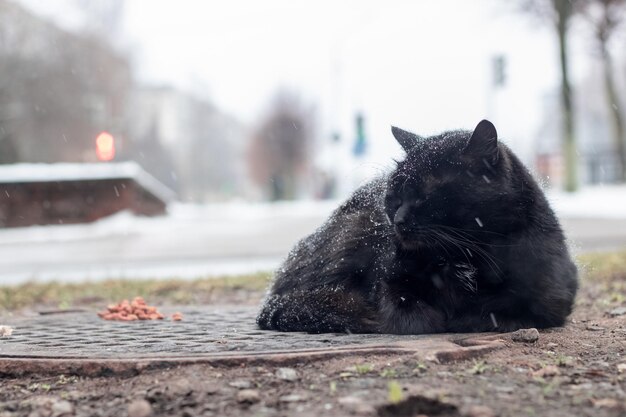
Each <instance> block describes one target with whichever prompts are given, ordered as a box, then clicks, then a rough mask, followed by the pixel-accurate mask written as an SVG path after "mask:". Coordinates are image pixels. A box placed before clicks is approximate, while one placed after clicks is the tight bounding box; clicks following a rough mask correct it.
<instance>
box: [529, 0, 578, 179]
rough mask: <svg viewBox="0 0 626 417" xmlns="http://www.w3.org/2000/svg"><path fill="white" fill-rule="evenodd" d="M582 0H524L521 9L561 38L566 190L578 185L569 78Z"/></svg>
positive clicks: (560, 58)
mask: <svg viewBox="0 0 626 417" xmlns="http://www.w3.org/2000/svg"><path fill="white" fill-rule="evenodd" d="M579 2H580V0H521V5H522V9H523V10H524V11H526V12H530V13H533V14H535V15H537V16H539V17H541V18H542V19H544V20H545V21H547V22H548V23H549V24H550V26H552V27H553V28H554V30H555V33H556V35H557V37H558V41H559V62H560V72H561V110H562V115H563V117H562V123H563V125H562V129H561V143H562V147H563V148H562V149H563V156H564V159H565V189H566V190H567V191H576V189H577V188H578V173H577V165H578V161H577V159H578V158H577V154H576V137H575V131H574V110H573V104H572V103H573V99H572V88H571V84H570V80H569V65H568V29H569V25H570V22H571V20H572V17H573V15H574V12H575V7H576V5H577V4H578V3H579Z"/></svg>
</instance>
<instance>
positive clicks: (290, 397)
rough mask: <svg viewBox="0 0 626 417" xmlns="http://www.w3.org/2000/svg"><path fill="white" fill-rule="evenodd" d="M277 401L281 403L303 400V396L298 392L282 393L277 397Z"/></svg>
mask: <svg viewBox="0 0 626 417" xmlns="http://www.w3.org/2000/svg"><path fill="white" fill-rule="evenodd" d="M278 401H280V402H281V403H295V402H298V401H304V397H303V396H302V395H298V394H290V395H283V396H282V397H280V398H279V399H278Z"/></svg>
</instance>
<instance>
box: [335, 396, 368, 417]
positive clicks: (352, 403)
mask: <svg viewBox="0 0 626 417" xmlns="http://www.w3.org/2000/svg"><path fill="white" fill-rule="evenodd" d="M339 404H341V405H342V406H343V407H345V408H346V409H347V410H348V411H350V412H351V413H352V414H356V415H360V416H367V415H373V414H375V413H376V409H375V408H374V406H372V405H370V404H365V403H364V402H363V400H362V399H361V398H359V397H354V396H348V397H341V398H339Z"/></svg>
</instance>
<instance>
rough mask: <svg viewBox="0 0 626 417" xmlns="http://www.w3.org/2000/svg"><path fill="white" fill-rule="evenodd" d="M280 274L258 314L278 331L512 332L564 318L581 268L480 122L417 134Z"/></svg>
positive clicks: (541, 201) (517, 167)
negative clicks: (393, 164)
mask: <svg viewBox="0 0 626 417" xmlns="http://www.w3.org/2000/svg"><path fill="white" fill-rule="evenodd" d="M392 132H393V135H394V136H395V138H396V139H397V140H398V142H399V143H400V144H401V145H402V147H403V148H404V149H405V150H406V152H407V156H406V158H405V159H404V160H403V161H400V162H398V163H397V167H396V169H395V170H394V171H393V172H391V173H390V174H389V175H386V176H382V177H380V178H378V179H375V180H374V181H372V182H370V183H369V184H367V185H365V186H363V187H361V188H360V189H358V190H357V191H356V192H355V193H354V194H353V195H352V196H351V197H350V198H349V199H348V200H347V201H346V202H345V203H344V204H343V205H341V206H340V207H339V208H338V209H337V210H336V211H335V212H334V213H333V215H332V216H331V217H330V219H329V220H328V221H327V222H326V223H325V224H324V225H323V226H322V227H321V228H320V229H319V230H318V231H316V232H315V233H314V234H312V235H310V236H308V237H306V238H305V239H303V240H302V241H300V242H299V243H298V244H297V245H296V247H295V248H294V249H293V250H292V252H291V253H290V254H289V256H288V258H287V260H286V261H285V262H284V264H283V265H282V267H281V268H280V269H279V270H278V271H277V273H276V278H275V280H274V282H273V284H272V286H271V288H270V291H269V293H268V296H267V298H266V300H265V303H264V305H263V307H262V310H261V312H260V314H259V316H258V318H257V323H258V324H259V326H260V327H261V328H262V329H274V330H282V331H306V332H314V333H322V332H377V333H378V332H381V333H400V334H418V333H435V332H446V331H450V332H476V331H492V330H496V331H510V330H515V329H518V328H523V327H539V328H542V327H551V326H561V325H563V323H564V321H565V318H566V317H567V316H568V315H569V314H570V312H571V310H572V304H573V301H574V296H575V294H576V290H577V286H578V284H577V270H576V266H575V265H574V263H573V262H572V260H571V258H570V255H569V253H568V250H567V247H566V245H565V238H564V236H563V232H562V230H561V227H560V226H559V223H558V221H557V219H556V217H555V215H554V213H553V211H552V210H551V209H550V207H549V205H548V203H547V201H546V199H545V197H544V195H543V193H542V191H541V190H540V188H539V187H538V185H537V184H536V183H535V181H534V180H533V179H532V177H531V175H530V174H529V172H528V171H527V170H526V168H525V167H524V166H523V165H522V163H521V162H520V161H519V160H518V158H517V157H516V156H515V155H514V154H513V153H512V152H511V150H509V149H508V148H507V147H506V146H504V145H503V144H502V143H499V141H498V140H497V133H496V129H495V127H494V126H493V125H492V124H491V123H490V122H488V121H486V120H483V121H482V122H480V123H479V124H478V126H477V127H476V129H475V130H474V131H473V132H468V131H451V132H445V133H443V134H441V135H438V136H433V137H430V138H421V137H418V136H416V135H414V134H412V133H409V132H405V131H403V130H401V129H398V128H392Z"/></svg>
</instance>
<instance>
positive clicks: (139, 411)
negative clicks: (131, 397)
mask: <svg viewBox="0 0 626 417" xmlns="http://www.w3.org/2000/svg"><path fill="white" fill-rule="evenodd" d="M150 415H152V406H151V405H150V403H149V402H148V401H146V400H135V401H133V402H132V403H130V404H128V417H148V416H150Z"/></svg>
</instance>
